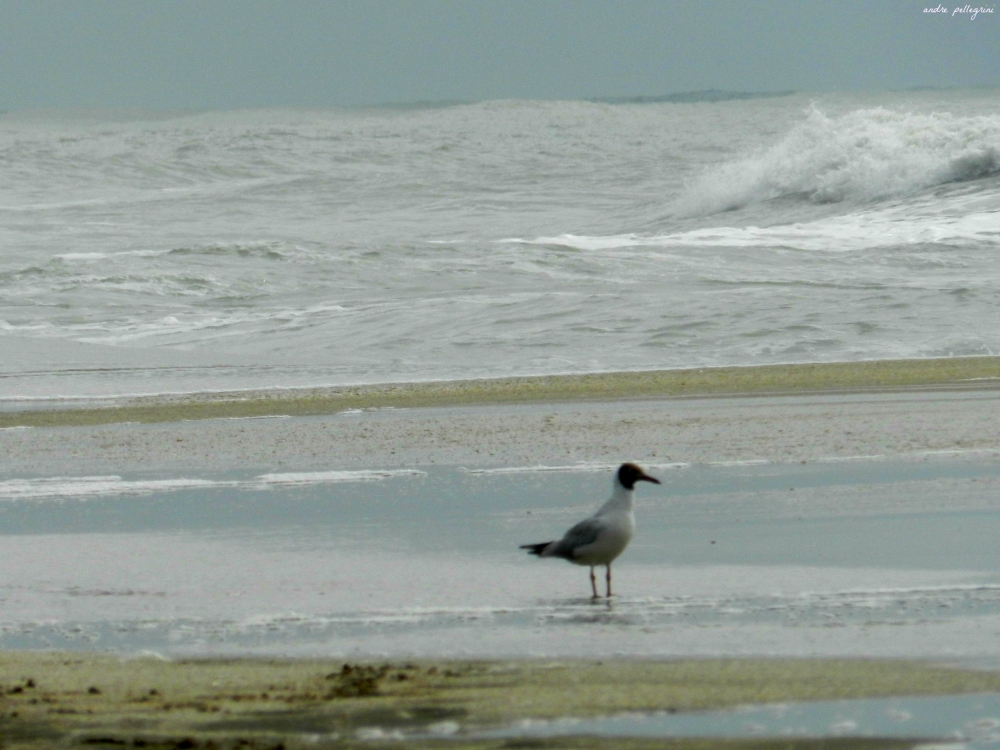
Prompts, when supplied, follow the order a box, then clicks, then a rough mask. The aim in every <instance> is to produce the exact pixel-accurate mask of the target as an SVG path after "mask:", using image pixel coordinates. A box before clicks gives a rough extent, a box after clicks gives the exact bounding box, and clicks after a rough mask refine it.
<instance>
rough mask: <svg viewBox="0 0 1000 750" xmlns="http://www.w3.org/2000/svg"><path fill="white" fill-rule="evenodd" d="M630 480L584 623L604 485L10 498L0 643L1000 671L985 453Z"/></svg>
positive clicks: (97, 492)
mask: <svg viewBox="0 0 1000 750" xmlns="http://www.w3.org/2000/svg"><path fill="white" fill-rule="evenodd" d="M650 471H652V472H653V473H654V474H658V475H659V476H660V477H661V478H662V479H663V480H664V484H663V485H662V486H661V487H653V486H648V487H647V486H646V485H641V486H640V489H639V493H638V508H637V519H638V530H637V534H636V537H635V539H634V541H633V544H632V545H631V546H630V548H629V549H628V550H627V552H626V553H625V555H624V556H623V557H622V558H621V560H620V561H618V562H617V563H616V564H615V566H614V572H615V587H616V596H615V597H614V598H613V599H612V600H611V601H610V602H605V601H599V602H596V603H595V602H591V601H590V600H589V597H588V593H589V584H588V582H587V572H586V568H580V567H576V566H572V565H569V564H566V563H564V562H563V561H551V560H544V561H543V560H537V559H535V558H529V557H528V556H527V555H524V554H523V553H522V552H521V551H520V550H518V549H517V546H518V545H519V544H522V543H526V542H533V541H543V540H545V539H548V538H551V537H552V536H555V535H557V534H561V533H562V531H563V530H565V528H567V527H568V526H570V525H571V524H572V523H573V522H574V521H575V520H577V519H579V518H580V517H582V516H584V515H586V514H589V513H590V512H592V511H593V509H594V508H596V506H597V505H598V504H599V502H600V501H601V500H602V498H603V497H605V496H606V494H607V489H606V488H608V489H609V488H610V475H611V472H610V469H609V468H607V467H579V466H578V467H561V468H560V467H548V468H547V469H543V468H540V467H523V468H522V469H520V470H514V471H511V470H510V469H505V470H502V471H489V470H487V471H466V470H464V469H461V468H459V467H451V468H432V469H428V470H427V471H404V472H384V473H380V472H321V473H313V474H303V473H297V474H290V473H289V474H271V475H263V476H249V475H239V476H236V475H229V476H200V477H162V476H161V477H148V476H147V477H142V476H135V477H101V478H79V477H77V478H72V479H67V478H62V479H60V480H59V481H54V480H53V479H52V478H36V479H30V478H29V479H18V480H14V479H12V478H8V479H7V480H6V481H3V482H0V497H3V498H4V500H5V501H4V502H2V503H0V529H2V532H3V544H2V545H0V628H2V635H0V646H3V647H7V648H12V647H16V648H51V647H71V648H99V649H111V650H114V651H121V652H135V651H138V650H144V649H149V650H154V651H158V652H163V653H178V654H179V653H202V654H213V653H275V654H286V655H304V654H316V655H341V654H343V655H352V654H353V655H367V656H381V655H387V656H409V655H415V656H455V657H458V656H526V655H619V654H631V655H643V656H675V655H684V656H691V655H770V654H776V655H830V656H834V655H873V656H908V657H913V656H915V657H935V658H941V657H943V658H957V659H967V660H983V659H991V660H998V659H1000V645H998V643H997V641H996V638H995V633H996V631H997V628H998V627H1000V560H998V558H997V555H996V546H995V540H996V538H997V537H998V534H1000V513H998V510H1000V508H998V506H1000V497H998V493H997V487H998V484H1000V457H998V456H997V455H994V454H992V453H985V454H984V453H970V454H959V455H947V456H941V455H938V456H924V457H922V458H908V459H867V458H858V459H852V460H838V461H818V462H810V463H805V464H800V463H794V464H782V463H749V464H718V465H699V466H681V465H663V466H659V467H650Z"/></svg>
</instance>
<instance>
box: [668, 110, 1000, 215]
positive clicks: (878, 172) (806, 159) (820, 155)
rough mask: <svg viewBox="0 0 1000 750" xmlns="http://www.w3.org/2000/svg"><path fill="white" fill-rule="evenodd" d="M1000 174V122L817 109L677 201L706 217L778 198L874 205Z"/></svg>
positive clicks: (689, 211)
mask: <svg viewBox="0 0 1000 750" xmlns="http://www.w3.org/2000/svg"><path fill="white" fill-rule="evenodd" d="M997 173H1000V115H988V116H978V117H956V116H954V115H951V114H948V113H931V114H914V113H907V112H898V111H894V110H890V109H886V108H883V107H878V108H875V109H861V110H855V111H853V112H850V113H848V114H845V115H841V116H839V117H831V116H827V115H826V114H824V113H823V112H821V111H820V110H819V109H817V108H815V107H814V108H812V109H811V110H810V111H809V113H808V115H807V116H806V119H805V120H804V121H802V122H801V123H799V124H798V125H796V126H795V127H794V128H792V130H791V131H790V132H789V133H788V134H787V135H786V136H785V137H784V138H783V139H782V140H781V141H780V142H779V143H777V144H775V145H774V146H771V147H770V148H768V149H766V150H764V151H762V152H760V153H757V154H755V155H753V156H750V157H748V158H745V159H741V160H739V161H735V162H730V163H727V164H723V165H722V166H719V167H716V168H715V169H712V170H710V171H709V172H707V173H706V174H704V175H703V176H702V177H701V178H699V179H698V180H696V181H695V183H694V184H693V185H692V186H691V187H690V188H689V189H688V190H687V191H686V192H685V194H684V195H683V196H682V197H681V198H680V199H679V200H678V202H677V209H678V210H679V212H680V213H682V214H685V215H694V216H697V215H706V214H713V213H718V212H720V211H728V210H734V209H739V208H743V207H744V206H747V205H750V204H753V203H761V202H764V201H768V200H772V199H775V198H781V197H802V198H804V199H807V200H810V201H813V202H816V203H836V202H840V201H848V200H852V201H875V200H882V199H886V198H893V197H898V196H902V195H908V194H912V193H914V192H917V191H919V190H923V189H926V188H929V187H933V186H935V185H942V184H946V183H951V182H963V181H967V180H974V179H978V178H981V177H986V176H988V175H992V174H997Z"/></svg>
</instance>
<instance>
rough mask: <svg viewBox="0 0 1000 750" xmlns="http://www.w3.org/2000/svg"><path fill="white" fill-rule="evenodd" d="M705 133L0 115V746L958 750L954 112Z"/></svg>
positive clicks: (995, 526)
mask: <svg viewBox="0 0 1000 750" xmlns="http://www.w3.org/2000/svg"><path fill="white" fill-rule="evenodd" d="M709 93H710V94H711V96H708V97H707V98H705V97H703V96H695V97H694V98H692V99H684V100H677V101H673V100H662V101H638V100H637V101H621V102H618V101H611V100H608V101H603V100H602V101H542V100H537V101H535V100H511V101H483V102H470V103H464V104H447V105H443V106H422V105H415V106H407V107H367V108H361V109H351V108H318V109H301V108H294V107H292V108H268V109H238V110H231V111H211V110H209V111H177V112H163V111H143V110H129V111H127V112H126V111H108V112H103V111H102V112H96V111H95V112H89V111H88V112H68V111H66V112H64V111H58V112H27V111H25V112H20V111H18V112H8V113H2V114H0V148H2V150H3V153H4V157H5V160H6V161H5V164H6V169H7V170H8V172H9V173H10V174H11V175H13V176H14V177H16V179H15V178H14V177H12V179H9V180H7V181H5V182H4V183H3V184H2V185H0V192H2V194H3V195H2V198H3V200H2V201H0V219H2V220H3V221H2V223H3V233H4V234H3V237H4V243H5V244H4V247H5V251H4V253H2V257H0V349H2V352H3V356H0V685H2V686H3V691H2V696H0V744H2V745H3V746H4V747H19V746H21V745H24V746H25V747H46V746H50V745H52V744H55V743H62V744H66V745H73V744H86V745H97V746H100V745H108V746H112V745H124V746H132V747H140V746H145V747H171V748H174V747H176V748H184V747H205V748H208V747H226V748H229V747H237V746H241V747H271V748H277V747H299V746H302V747H307V746H308V747H322V746H326V745H330V746H334V747H353V746H357V745H359V744H361V745H364V746H366V747H367V746H371V745H373V744H375V745H379V746H381V745H383V744H392V743H396V744H397V745H398V744H400V743H402V744H404V745H408V744H415V745H423V746H426V747H438V746H442V745H443V746H447V747H452V748H457V747H465V746H468V747H529V746H532V747H534V746H539V747H548V746H551V747H611V746H614V747H635V748H639V747H649V746H654V745H655V746H663V744H664V743H665V742H669V743H672V746H676V747H702V748H705V747H712V748H721V747H773V746H774V744H773V742H772V741H771V740H760V741H759V740H756V739H753V738H754V737H765V736H766V737H777V736H788V737H790V738H791V739H788V742H787V743H786V744H787V746H788V747H807V746H808V747H830V748H834V747H837V748H860V747H874V746H878V747H889V746H912V744H913V741H912V738H913V737H919V738H922V739H924V740H928V741H929V740H935V741H938V740H944V739H948V738H951V739H952V740H954V741H956V742H958V741H961V742H964V743H966V744H967V746H968V747H970V748H971V747H978V745H977V744H976V743H979V744H985V743H987V742H991V741H993V739H995V738H993V734H996V732H994V730H995V729H996V728H997V727H1000V719H997V718H996V717H997V716H1000V704H998V703H997V701H998V697H997V696H998V693H1000V690H998V688H997V685H996V670H997V669H1000V645H998V644H1000V639H998V638H997V634H998V633H1000V563H998V561H997V559H996V555H995V547H996V544H995V540H996V538H997V537H998V536H1000V512H998V511H1000V499H998V498H1000V493H998V491H997V490H998V489H1000V434H998V431H997V429H996V425H997V424H998V423H1000V398H998V395H1000V357H998V356H997V352H998V350H1000V337H998V330H1000V329H998V327H997V325H996V315H995V313H996V309H995V308H996V305H995V300H996V298H997V290H998V285H997V279H998V278H1000V275H998V271H997V258H998V257H1000V255H998V253H997V252H996V250H997V248H998V235H997V232H996V215H997V210H998V208H1000V192H998V182H997V164H996V158H995V154H996V152H997V143H998V133H1000V119H998V116H997V114H996V93H995V91H994V90H990V89H981V90H980V89H955V90H932V89H927V90H917V91H897V92H861V93H856V92H840V93H829V94H819V95H817V94H812V93H791V92H787V93H780V94H775V95H768V96H756V95H755V96H751V97H746V96H742V95H735V96H729V95H724V96H721V97H720V96H719V95H718V94H719V92H714V93H712V92H709ZM914 134H919V135H920V137H915V136H914ZM623 461H636V462H638V463H639V464H640V465H641V466H642V467H643V468H644V469H645V470H646V471H648V472H649V473H650V474H652V475H653V476H655V477H657V478H658V479H659V480H660V481H661V482H662V484H660V485H648V486H647V484H643V485H642V486H641V487H639V488H638V489H637V492H636V523H637V526H636V534H635V537H634V539H633V540H632V542H631V544H630V546H629V548H628V549H627V550H626V552H625V553H624V554H623V555H622V556H621V557H620V558H619V559H618V560H616V561H615V563H614V576H615V579H614V580H615V591H616V595H615V596H614V597H612V598H611V599H610V600H603V599H601V600H597V601H592V600H591V598H590V590H589V586H588V581H587V570H586V569H585V568H581V567H577V566H572V565H568V564H566V563H564V562H563V561H554V560H539V559H535V558H533V557H529V556H528V555H527V554H525V553H524V550H522V549H519V547H520V546H521V545H524V544H529V543H539V542H542V541H545V540H547V539H552V538H556V537H557V536H558V535H560V534H562V533H563V532H564V531H565V530H566V529H567V528H569V527H570V526H572V525H573V524H574V523H576V522H577V521H579V520H580V519H581V518H585V517H586V516H588V515H589V514H591V513H593V512H594V510H595V509H596V508H597V507H599V505H600V504H601V503H602V502H603V501H604V500H605V499H606V498H607V497H608V493H609V492H610V491H611V482H612V477H613V476H614V472H615V469H616V468H617V467H618V466H619V465H620V464H621V463H622V462H623ZM91 688H93V690H91ZM879 701H881V702H879ZM921 701H923V702H921ZM747 704H749V705H747ZM577 722H579V723H577ZM586 722H591V723H586ZM602 722H603V723H602ZM699 722H701V724H699ZM991 722H995V724H994V723H991ZM724 726H725V727H729V728H728V729H725V731H723V729H722V728H720V727H724ZM574 732H576V734H577V735H580V736H572V735H573V733H574ZM643 732H645V733H646V734H645V735H643ZM907 732H910V734H907ZM723 735H725V736H723ZM698 738H703V739H698ZM704 738H710V739H704ZM802 738H804V739H802Z"/></svg>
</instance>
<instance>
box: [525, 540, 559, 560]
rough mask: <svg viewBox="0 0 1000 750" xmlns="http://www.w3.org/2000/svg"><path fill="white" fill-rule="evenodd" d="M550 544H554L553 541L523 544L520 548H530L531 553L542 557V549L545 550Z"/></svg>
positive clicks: (529, 552)
mask: <svg viewBox="0 0 1000 750" xmlns="http://www.w3.org/2000/svg"><path fill="white" fill-rule="evenodd" d="M550 544H552V542H541V543H539V544H522V545H521V547H520V549H526V550H528V554H529V555H538V556H539V557H541V556H542V550H544V549H545V548H546V547H548V546H549V545H550Z"/></svg>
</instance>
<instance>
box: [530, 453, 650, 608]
mask: <svg viewBox="0 0 1000 750" xmlns="http://www.w3.org/2000/svg"><path fill="white" fill-rule="evenodd" d="M636 482H652V483H653V484H659V483H660V480H659V479H657V478H655V477H651V476H649V474H647V473H646V472H644V471H643V470H642V469H640V468H639V467H638V466H636V465H635V464H632V463H628V464H622V465H621V466H620V467H619V468H618V471H616V472H615V478H614V480H613V481H612V483H611V486H612V491H611V499H610V500H608V501H607V502H606V503H604V505H602V506H601V508H600V510H598V511H597V512H596V513H595V514H594V515H592V516H591V517H590V518H588V519H586V520H585V521H580V523H578V524H577V525H576V526H574V527H573V528H572V529H570V530H569V531H567V532H566V536H564V537H563V538H562V539H557V540H555V541H552V542H541V543H539V544H522V545H521V549H526V550H528V552H529V553H530V554H532V555H538V556H539V557H561V558H563V559H564V560H569V561H570V562H571V563H575V564H576V565H589V566H590V587H591V588H592V589H593V591H594V598H595V599H597V598H598V595H597V578H596V576H595V575H594V568H595V567H596V566H598V565H603V566H605V568H607V583H608V593H607V596H608V597H610V596H611V563H612V562H613V561H614V559H615V558H616V557H618V555H620V554H621V553H622V552H623V551H624V550H625V548H626V547H627V546H628V543H629V542H630V541H632V534H633V532H634V531H635V515H634V514H633V513H632V494H633V490H634V489H635V483H636Z"/></svg>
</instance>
